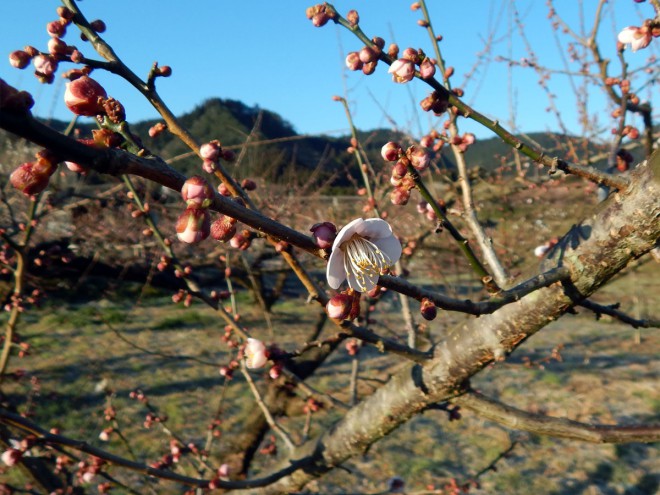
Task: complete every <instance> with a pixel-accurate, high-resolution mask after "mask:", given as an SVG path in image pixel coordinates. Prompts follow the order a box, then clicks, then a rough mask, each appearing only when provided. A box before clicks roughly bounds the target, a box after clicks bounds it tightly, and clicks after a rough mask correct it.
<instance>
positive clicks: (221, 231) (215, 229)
mask: <svg viewBox="0 0 660 495" xmlns="http://www.w3.org/2000/svg"><path fill="white" fill-rule="evenodd" d="M235 223H236V219H234V218H232V217H228V216H227V215H221V216H220V218H218V219H217V220H215V221H214V222H213V223H212V224H211V237H213V238H214V239H215V240H216V241H221V242H227V241H228V240H230V239H231V238H232V237H234V235H236V226H235Z"/></svg>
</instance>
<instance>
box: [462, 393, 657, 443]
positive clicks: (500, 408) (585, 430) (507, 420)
mask: <svg viewBox="0 0 660 495" xmlns="http://www.w3.org/2000/svg"><path fill="white" fill-rule="evenodd" d="M452 402H453V403H454V404H458V405H459V406H461V407H463V408H466V409H470V410H471V411H473V412H475V413H476V414H478V415H479V416H481V417H483V418H486V419H490V420H491V421H495V422H496V423H500V424H503V425H504V426H508V427H509V428H513V429H516V430H524V431H529V432H532V433H537V434H539V435H548V436H551V437H560V438H571V439H573V440H583V441H585V442H592V443H629V442H657V441H659V440H660V424H658V425H648V426H611V425H592V424H587V423H580V422H578V421H572V420H570V419H566V418H553V417H551V416H545V415H543V414H533V413H529V412H527V411H523V410H522V409H517V408H515V407H512V406H509V405H507V404H503V403H501V402H499V401H496V400H494V399H491V398H489V397H486V396H485V395H482V394H480V393H479V392H475V391H474V390H471V391H469V392H467V393H466V394H464V395H461V396H459V397H455V398H453V399H452Z"/></svg>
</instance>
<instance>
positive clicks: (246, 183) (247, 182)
mask: <svg viewBox="0 0 660 495" xmlns="http://www.w3.org/2000/svg"><path fill="white" fill-rule="evenodd" d="M241 187H242V188H243V189H245V190H246V191H254V190H255V189H256V188H257V183H256V182H255V181H253V180H252V179H243V181H242V182H241Z"/></svg>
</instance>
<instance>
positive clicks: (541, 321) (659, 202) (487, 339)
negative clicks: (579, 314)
mask: <svg viewBox="0 0 660 495" xmlns="http://www.w3.org/2000/svg"><path fill="white" fill-rule="evenodd" d="M630 177H631V182H630V187H628V188H627V189H626V190H625V191H622V192H620V193H619V194H618V195H616V196H615V197H612V198H610V199H609V200H607V201H605V202H604V203H603V204H602V205H601V207H600V208H599V210H598V211H597V212H596V214H595V215H593V216H590V217H589V218H588V219H586V220H584V221H583V222H582V223H581V224H580V227H581V229H582V230H583V231H584V232H585V233H586V232H588V235H585V236H584V237H583V238H582V239H580V241H579V242H576V243H574V244H573V245H570V244H569V245H567V247H566V249H565V251H564V252H563V258H562V263H563V265H564V266H566V267H567V268H568V269H569V272H570V275H571V276H570V281H567V282H564V283H563V284H561V285H560V284H553V285H551V286H548V287H545V288H542V289H539V290H537V291H534V292H532V293H530V294H527V295H526V296H524V297H522V298H521V299H520V300H519V301H518V302H516V304H509V305H507V306H504V307H502V308H500V309H499V310H497V311H496V312H495V313H493V314H489V315H484V316H481V317H480V318H475V319H472V320H471V321H467V322H465V323H464V324H462V325H460V326H458V327H456V328H455V329H454V330H452V331H451V332H450V333H449V334H448V335H447V337H446V338H445V339H444V340H443V341H441V342H440V343H438V345H436V346H435V348H434V358H433V359H432V360H431V361H429V362H427V363H424V365H419V364H409V365H407V366H405V367H404V368H403V369H401V370H400V371H399V372H397V373H396V374H394V375H393V376H392V377H391V378H390V380H389V381H388V382H387V383H386V384H385V385H383V386H382V387H380V388H379V389H378V390H376V391H375V392H374V393H373V394H372V395H371V396H369V397H367V398H365V399H363V400H362V401H361V402H360V403H359V404H357V405H356V406H355V407H353V408H352V409H351V410H350V411H348V412H347V413H346V414H345V415H344V416H343V417H342V418H341V419H340V420H338V421H337V423H335V424H334V425H332V426H331V427H330V428H329V429H328V430H326V431H325V432H324V433H322V434H321V435H320V436H318V437H317V438H314V439H312V440H310V441H309V442H307V443H306V444H305V445H303V446H302V447H300V448H299V449H297V450H296V452H295V453H294V455H293V456H292V458H293V459H297V460H299V461H301V462H302V461H304V460H307V461H308V462H309V463H310V464H311V463H313V465H314V469H313V470H309V471H304V470H298V471H296V472H295V473H292V474H291V475H290V476H287V477H285V478H283V479H281V480H279V481H278V482H276V483H274V484H273V485H270V486H268V487H265V488H262V489H260V490H259V493H260V494H262V495H266V494H276V493H289V492H292V491H296V490H298V489H300V488H301V487H303V486H305V485H306V484H307V483H308V482H309V481H311V480H313V479H315V478H318V477H320V476H322V475H323V474H324V473H326V472H328V471H330V470H332V469H334V468H335V467H336V466H338V465H341V464H342V463H343V462H345V461H346V460H348V459H349V458H352V457H355V456H358V455H361V454H363V453H364V452H365V451H367V450H368V449H369V448H370V446H371V445H373V444H374V443H375V442H377V441H378V440H380V439H381V438H383V437H385V436H387V435H389V434H390V433H392V431H393V430H395V429H396V428H398V427H399V426H401V425H402V424H404V423H405V422H407V421H408V420H409V419H411V418H412V417H414V416H415V415H417V414H420V413H422V412H423V411H424V410H426V409H427V408H428V407H429V406H430V405H432V404H435V403H439V402H442V401H446V400H449V399H451V398H453V397H456V396H458V395H460V394H461V393H463V391H464V385H465V383H466V382H467V380H469V379H470V377H472V376H474V375H475V374H477V373H479V372H480V371H482V370H483V369H484V368H485V367H487V366H488V365H490V364H491V363H492V362H493V361H495V360H496V359H503V358H504V357H505V356H506V355H507V354H508V353H510V352H511V351H513V350H514V349H516V348H517V347H519V346H520V345H521V344H522V343H523V342H524V341H525V340H526V339H527V338H529V337H530V336H531V335H534V334H535V333H536V332H538V331H539V330H541V329H542V328H543V327H545V326H546V325H548V324H549V323H550V322H551V321H554V320H556V319H557V318H559V317H561V316H562V315H564V314H565V313H566V312H567V311H568V310H570V309H571V308H572V307H573V306H574V304H575V300H574V297H575V294H576V295H577V296H579V297H580V298H586V297H589V296H590V295H591V294H592V293H594V292H595V291H597V290H598V289H599V288H600V287H601V286H602V285H603V284H604V283H605V282H606V281H607V280H609V279H611V278H612V277H613V276H614V275H616V274H617V273H619V272H620V271H621V270H622V269H623V268H624V267H625V266H626V265H627V264H628V263H629V262H630V261H631V260H633V259H636V258H638V257H640V256H642V255H644V254H645V253H646V252H648V251H649V250H651V249H652V248H653V247H654V246H655V244H656V241H657V239H658V237H660V215H658V211H660V195H658V194H657V192H658V191H659V190H660V151H658V152H656V153H655V154H654V155H653V156H652V157H651V158H650V159H649V160H648V161H646V162H643V163H642V164H640V165H638V166H637V167H636V168H635V170H634V171H633V172H632V173H631V175H630ZM569 286H570V288H571V294H568V293H567V290H566V288H567V287H569ZM628 437H629V438H632V437H633V434H632V433H631V434H629V435H628ZM308 465H309V464H308ZM235 493H247V492H241V491H237V492H235ZM250 493H254V492H250Z"/></svg>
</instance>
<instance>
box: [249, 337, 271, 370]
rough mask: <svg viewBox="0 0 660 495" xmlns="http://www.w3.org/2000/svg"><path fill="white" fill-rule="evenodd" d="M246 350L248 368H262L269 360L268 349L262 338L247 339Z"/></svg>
mask: <svg viewBox="0 0 660 495" xmlns="http://www.w3.org/2000/svg"><path fill="white" fill-rule="evenodd" d="M244 352H245V366H247V367H248V368H261V367H262V366H263V365H265V364H266V362H267V361H268V351H267V350H266V346H265V345H264V343H263V342H262V341H261V340H257V339H252V338H250V339H247V344H246V345H245V351H244Z"/></svg>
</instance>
